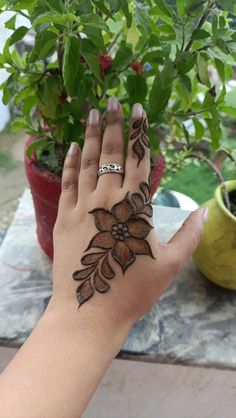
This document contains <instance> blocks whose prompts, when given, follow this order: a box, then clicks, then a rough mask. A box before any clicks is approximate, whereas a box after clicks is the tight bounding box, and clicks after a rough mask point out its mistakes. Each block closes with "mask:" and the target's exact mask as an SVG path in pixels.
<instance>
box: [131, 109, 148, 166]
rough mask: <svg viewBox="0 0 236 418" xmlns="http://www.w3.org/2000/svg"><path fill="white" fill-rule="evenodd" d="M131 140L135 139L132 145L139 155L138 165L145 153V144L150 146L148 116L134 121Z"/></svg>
mask: <svg viewBox="0 0 236 418" xmlns="http://www.w3.org/2000/svg"><path fill="white" fill-rule="evenodd" d="M129 139H130V141H134V144H133V146H132V149H133V152H134V153H135V154H136V155H137V157H138V166H139V164H140V162H141V161H142V159H143V157H144V155H145V148H144V146H146V147H148V148H150V143H149V138H148V125H147V119H146V117H143V118H141V119H138V120H136V121H134V123H133V125H132V132H131V134H130V138H129Z"/></svg>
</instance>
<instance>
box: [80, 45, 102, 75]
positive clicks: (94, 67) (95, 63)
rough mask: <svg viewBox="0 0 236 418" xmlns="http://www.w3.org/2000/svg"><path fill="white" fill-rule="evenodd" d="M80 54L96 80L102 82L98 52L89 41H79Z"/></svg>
mask: <svg viewBox="0 0 236 418" xmlns="http://www.w3.org/2000/svg"><path fill="white" fill-rule="evenodd" d="M81 54H82V56H83V57H84V59H85V61H86V62H87V64H88V66H89V68H90V70H91V71H92V73H93V75H94V76H95V77H96V79H97V80H98V81H102V79H101V71H100V65H99V51H98V49H97V48H96V47H95V45H93V43H92V42H91V41H90V40H89V39H82V40H81Z"/></svg>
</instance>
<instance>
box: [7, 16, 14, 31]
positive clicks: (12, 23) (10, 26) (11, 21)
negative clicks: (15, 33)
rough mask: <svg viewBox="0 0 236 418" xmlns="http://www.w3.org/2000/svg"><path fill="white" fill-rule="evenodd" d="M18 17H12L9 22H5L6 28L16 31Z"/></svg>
mask: <svg viewBox="0 0 236 418" xmlns="http://www.w3.org/2000/svg"><path fill="white" fill-rule="evenodd" d="M15 26H16V15H14V16H12V17H11V18H10V19H9V20H8V21H7V22H5V28H7V29H11V30H15Z"/></svg>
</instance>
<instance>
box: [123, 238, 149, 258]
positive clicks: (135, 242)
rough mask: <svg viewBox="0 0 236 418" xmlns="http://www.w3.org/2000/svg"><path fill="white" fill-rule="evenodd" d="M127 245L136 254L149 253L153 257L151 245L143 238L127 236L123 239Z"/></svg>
mask: <svg viewBox="0 0 236 418" xmlns="http://www.w3.org/2000/svg"><path fill="white" fill-rule="evenodd" d="M125 242H126V244H127V245H128V247H129V248H130V249H131V250H132V251H133V252H134V254H137V255H149V256H150V257H152V258H154V257H153V254H152V250H151V247H150V245H149V243H148V242H147V241H146V240H145V239H142V240H141V239H137V238H132V237H131V238H127V240H126V241H125Z"/></svg>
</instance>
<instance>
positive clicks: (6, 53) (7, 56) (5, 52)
mask: <svg viewBox="0 0 236 418" xmlns="http://www.w3.org/2000/svg"><path fill="white" fill-rule="evenodd" d="M9 47H10V39H8V40H7V41H6V43H5V45H4V48H3V58H4V60H5V62H6V63H7V64H10V65H11V64H12V58H11V52H10V48H9Z"/></svg>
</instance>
